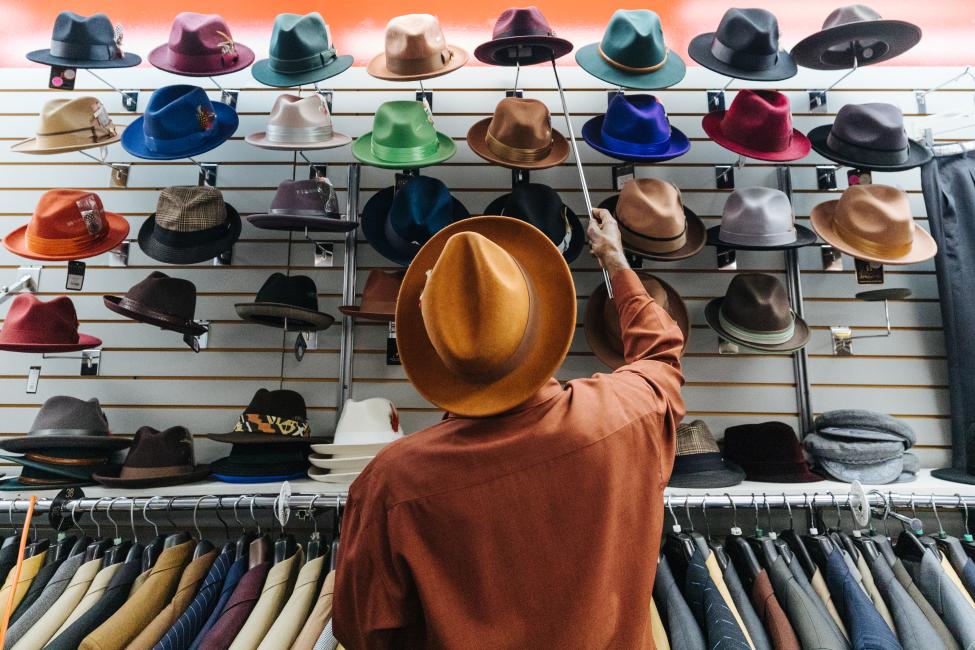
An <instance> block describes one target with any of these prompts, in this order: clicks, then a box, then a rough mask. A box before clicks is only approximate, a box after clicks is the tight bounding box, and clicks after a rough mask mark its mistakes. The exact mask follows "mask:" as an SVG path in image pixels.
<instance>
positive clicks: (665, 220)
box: [599, 178, 707, 261]
mask: <svg viewBox="0 0 975 650" xmlns="http://www.w3.org/2000/svg"><path fill="white" fill-rule="evenodd" d="M599 207H600V208H604V209H606V210H609V211H610V212H611V213H612V214H613V216H614V217H615V218H616V220H617V221H618V222H619V224H620V231H621V234H622V237H623V246H624V247H625V248H626V249H627V250H628V251H630V252H631V253H634V254H636V255H639V256H640V257H646V258H648V259H652V260H661V261H670V260H683V259H686V258H688V257H692V256H694V255H697V254H698V253H699V252H700V250H701V249H702V248H704V242H705V240H706V239H707V232H706V231H705V229H704V222H702V221H701V219H700V217H698V216H697V215H696V214H694V213H693V212H692V211H691V210H689V209H688V208H686V207H684V205H683V203H682V202H681V196H680V190H679V189H677V187H675V186H674V185H672V184H671V183H668V182H666V181H662V180H658V179H656V178H637V179H634V180H630V181H627V182H626V183H624V185H623V189H622V190H621V191H620V193H619V194H617V195H614V196H611V197H609V198H608V199H606V200H605V201H603V202H602V203H601V204H600V205H599Z"/></svg>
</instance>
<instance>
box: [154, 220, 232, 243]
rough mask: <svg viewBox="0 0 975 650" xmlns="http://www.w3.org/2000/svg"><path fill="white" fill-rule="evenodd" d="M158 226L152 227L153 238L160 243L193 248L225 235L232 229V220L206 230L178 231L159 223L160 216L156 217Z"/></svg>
mask: <svg viewBox="0 0 975 650" xmlns="http://www.w3.org/2000/svg"><path fill="white" fill-rule="evenodd" d="M155 225H156V227H155V228H153V229H152V238H153V239H155V240H156V241H157V242H159V243H160V244H165V245H166V246H171V247H173V248H192V247H193V246H197V245H200V244H209V243H210V242H213V241H216V240H218V239H220V238H221V237H223V236H224V235H225V234H226V233H227V232H229V231H230V220H229V219H227V220H225V221H224V222H223V223H221V224H219V225H217V226H214V227H212V228H207V229H205V230H194V231H192V232H178V231H176V230H170V229H168V228H165V227H164V226H162V225H160V224H159V217H158V216H157V217H156V224H155Z"/></svg>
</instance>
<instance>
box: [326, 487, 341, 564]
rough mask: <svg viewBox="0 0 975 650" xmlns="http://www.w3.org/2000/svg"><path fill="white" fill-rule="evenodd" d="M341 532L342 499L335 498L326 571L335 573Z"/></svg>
mask: <svg viewBox="0 0 975 650" xmlns="http://www.w3.org/2000/svg"><path fill="white" fill-rule="evenodd" d="M341 531H342V497H340V496H338V495H336V496H335V518H334V519H332V546H331V548H330V549H329V550H328V553H329V555H328V570H329V571H335V568H336V567H337V566H338V563H339V535H341Z"/></svg>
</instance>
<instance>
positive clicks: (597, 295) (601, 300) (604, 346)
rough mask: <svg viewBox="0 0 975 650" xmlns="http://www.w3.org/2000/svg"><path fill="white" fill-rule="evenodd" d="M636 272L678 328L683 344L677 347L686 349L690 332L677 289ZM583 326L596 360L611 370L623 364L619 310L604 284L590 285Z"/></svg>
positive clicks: (655, 278)
mask: <svg viewBox="0 0 975 650" xmlns="http://www.w3.org/2000/svg"><path fill="white" fill-rule="evenodd" d="M636 274H637V277H639V279H640V283H641V284H643V286H644V288H645V289H646V290H647V293H648V294H649V295H650V297H651V298H653V300H654V302H656V303H657V304H658V305H660V306H661V307H662V308H663V309H664V311H666V312H667V313H668V314H670V317H671V318H673V319H674V322H676V323H677V326H678V327H679V328H680V331H681V333H682V334H683V335H684V346H683V348H682V349H681V352H682V353H683V350H686V349H687V342H688V340H689V339H690V335H691V322H690V317H689V316H688V314H687V305H685V304H684V301H683V299H682V298H681V297H680V294H679V293H677V290H676V289H674V288H673V287H672V286H670V285H669V284H667V283H666V282H664V281H663V280H661V279H660V278H658V277H656V276H654V275H651V274H650V273H648V272H647V271H636ZM584 327H585V333H586V341H587V342H588V343H589V349H590V350H592V352H593V354H595V355H596V357H597V358H598V359H599V360H600V361H602V362H603V363H605V364H606V365H607V366H609V367H610V368H612V369H613V370H615V369H617V368H619V367H620V366H623V365H625V364H626V360H625V359H624V357H623V333H622V329H621V327H620V316H619V311H618V310H617V307H616V303H615V302H614V301H613V300H612V299H611V298H609V296H608V295H607V293H606V285H605V284H600V285H599V286H598V287H596V288H595V289H593V292H592V294H591V295H590V296H589V301H588V302H587V303H586V315H585V319H584Z"/></svg>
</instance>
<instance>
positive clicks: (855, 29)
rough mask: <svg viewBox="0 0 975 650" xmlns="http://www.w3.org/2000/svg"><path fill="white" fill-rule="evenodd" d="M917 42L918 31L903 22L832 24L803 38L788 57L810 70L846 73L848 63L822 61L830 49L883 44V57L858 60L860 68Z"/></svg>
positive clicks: (892, 55)
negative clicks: (884, 50)
mask: <svg viewBox="0 0 975 650" xmlns="http://www.w3.org/2000/svg"><path fill="white" fill-rule="evenodd" d="M920 40H921V28H920V27H918V26H917V25H914V24H913V23H909V22H907V21H904V20H865V21H857V22H852V23H847V24H845V25H836V26H835V27H828V28H826V29H822V30H820V31H818V32H816V33H815V34H812V35H810V36H807V37H806V38H804V39H802V40H801V41H799V42H798V43H796V45H795V47H793V48H792V57H793V58H794V59H795V60H796V63H798V64H799V65H801V66H802V67H804V68H811V69H813V70H847V69H849V68H852V67H853V58H852V57H851V58H850V61H849V63H845V62H844V63H842V64H841V63H837V64H830V63H826V62H824V61H823V54H824V53H826V52H827V51H829V50H831V49H832V48H834V47H849V45H850V43H853V42H861V43H862V42H883V43H884V44H886V45H887V52H885V53H884V54H882V55H880V56H877V57H871V58H869V59H865V60H863V61H858V62H857V63H858V64H859V65H860V66H864V65H873V64H874V63H880V62H881V61H887V60H888V59H892V58H894V57H895V56H899V55H901V54H903V53H904V52H906V51H908V50H909V49H911V48H912V47H914V46H915V45H917V43H918V41H920Z"/></svg>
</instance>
